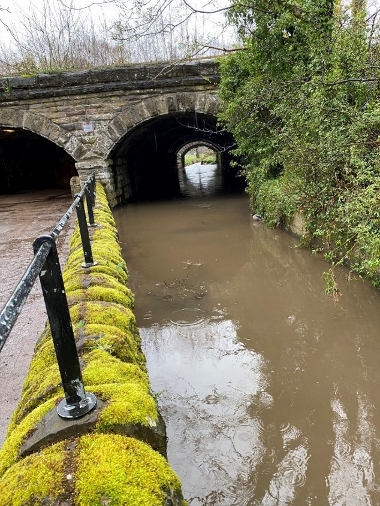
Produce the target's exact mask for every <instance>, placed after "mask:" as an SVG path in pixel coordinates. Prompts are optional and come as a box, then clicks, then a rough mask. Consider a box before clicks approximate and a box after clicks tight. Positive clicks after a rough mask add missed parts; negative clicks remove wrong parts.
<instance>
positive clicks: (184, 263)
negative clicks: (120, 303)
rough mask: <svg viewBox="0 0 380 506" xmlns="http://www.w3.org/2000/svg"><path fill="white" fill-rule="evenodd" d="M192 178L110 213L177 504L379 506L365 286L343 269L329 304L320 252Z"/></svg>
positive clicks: (378, 325) (374, 369) (238, 197)
mask: <svg viewBox="0 0 380 506" xmlns="http://www.w3.org/2000/svg"><path fill="white" fill-rule="evenodd" d="M202 171H203V172H204V171H207V167H206V168H200V167H199V166H198V167H197V168H195V169H193V175H192V179H191V178H190V179H191V184H190V189H189V191H188V192H187V193H186V191H184V192H183V197H182V198H176V199H172V200H168V201H161V202H160V201H157V202H150V203H146V202H145V203H138V204H131V205H128V206H124V207H119V208H117V209H115V217H116V221H117V227H118V230H119V234H120V240H121V243H122V247H123V255H124V258H125V260H126V262H127V265H128V268H129V272H130V286H131V288H132V290H133V291H134V293H135V298H136V299H135V314H136V318H137V323H138V325H139V327H140V333H141V337H142V341H143V350H144V352H145V354H146V357H147V364H148V371H149V376H150V380H151V385H152V389H153V391H154V392H155V393H156V395H157V398H158V403H159V407H160V410H161V413H162V415H163V417H164V419H165V421H166V424H167V432H168V459H169V462H170V464H171V465H172V467H173V468H174V469H175V471H176V472H177V473H178V475H179V477H180V479H181V481H182V486H183V491H184V494H185V498H186V499H187V500H188V503H189V505H190V506H198V505H207V506H254V505H263V506H271V505H273V506H274V505H297V506H298V505H299V506H305V505H314V506H322V505H342V506H343V505H346V506H348V505H353V506H359V505H374V506H375V505H379V504H380V470H379V464H380V440H379V436H380V395H379V390H380V389H379V385H380V339H379V334H380V330H379V329H380V296H379V292H377V291H375V290H373V289H372V287H371V286H370V285H369V284H368V283H367V282H363V281H362V280H360V279H352V276H348V271H346V270H344V269H342V270H341V271H339V272H337V282H338V285H339V288H340V290H341V292H342V296H341V297H340V299H339V301H337V302H334V301H333V300H332V298H331V297H330V296H329V295H327V294H326V293H325V285H324V282H323V272H324V271H325V270H327V269H328V265H327V263H325V261H324V260H323V259H322V258H321V257H320V256H315V255H312V254H311V252H310V251H307V250H303V249H301V248H299V247H297V244H298V243H297V239H296V238H294V237H292V236H291V235H289V234H287V233H285V232H282V231H280V230H273V229H268V228H267V227H266V226H265V223H263V222H257V221H254V220H253V219H252V217H251V214H250V210H249V203H248V198H247V196H246V195H244V194H220V193H218V192H217V191H215V187H214V186H213V184H214V183H213V181H214V179H213V176H212V172H209V173H208V176H207V174H206V176H207V177H208V179H207V177H206V176H204V177H203V176H202ZM187 179H188V178H187ZM210 181H211V182H210ZM197 187H198V189H199V193H198V196H197V195H196V192H195V190H196V188H197Z"/></svg>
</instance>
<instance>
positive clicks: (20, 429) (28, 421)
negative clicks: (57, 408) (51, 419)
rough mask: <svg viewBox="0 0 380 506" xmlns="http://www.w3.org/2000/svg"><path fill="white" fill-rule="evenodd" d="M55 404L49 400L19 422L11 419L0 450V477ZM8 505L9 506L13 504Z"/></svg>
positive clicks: (13, 461) (14, 460) (52, 400)
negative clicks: (29, 435)
mask: <svg viewBox="0 0 380 506" xmlns="http://www.w3.org/2000/svg"><path fill="white" fill-rule="evenodd" d="M55 402H56V401H55V399H49V400H48V401H46V402H45V403H43V404H40V405H39V406H38V407H37V408H36V409H34V410H33V411H32V412H30V413H29V414H28V415H27V416H26V417H25V418H24V419H23V420H22V421H21V422H18V421H16V420H15V419H14V417H13V418H12V420H11V423H10V425H9V428H8V432H7V437H6V439H5V442H4V444H3V446H2V448H1V450H0V476H1V475H2V474H3V473H4V472H5V471H6V470H7V469H9V468H10V467H11V466H12V465H13V464H14V463H15V462H16V461H17V460H18V457H19V450H20V447H21V445H22V443H23V441H24V440H25V438H26V437H27V435H28V434H29V433H30V431H32V430H33V429H35V427H36V426H37V424H38V422H40V420H42V418H43V417H44V416H45V415H46V413H47V412H48V411H50V410H51V409H52V408H53V407H54V405H55ZM0 488H1V487H0ZM0 504H1V503H0ZM8 504H9V505H11V504H13V503H8Z"/></svg>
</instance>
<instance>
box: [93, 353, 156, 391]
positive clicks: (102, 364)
mask: <svg viewBox="0 0 380 506" xmlns="http://www.w3.org/2000/svg"><path fill="white" fill-rule="evenodd" d="M83 360H84V361H85V363H86V367H85V369H84V370H83V381H84V382H85V384H87V385H100V384H104V383H124V382H134V383H140V384H141V385H142V387H143V389H144V390H147V389H149V380H148V377H147V375H146V372H145V371H143V370H141V369H140V367H139V366H138V365H136V364H131V363H126V362H123V361H121V360H119V359H118V358H115V357H112V356H111V355H110V354H109V353H107V352H106V351H104V350H101V349H95V350H93V351H91V352H89V353H86V354H85V355H84V356H83Z"/></svg>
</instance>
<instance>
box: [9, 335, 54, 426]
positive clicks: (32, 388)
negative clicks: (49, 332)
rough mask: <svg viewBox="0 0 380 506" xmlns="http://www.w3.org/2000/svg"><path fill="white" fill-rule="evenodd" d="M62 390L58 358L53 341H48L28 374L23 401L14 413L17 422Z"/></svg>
mask: <svg viewBox="0 0 380 506" xmlns="http://www.w3.org/2000/svg"><path fill="white" fill-rule="evenodd" d="M60 388H61V376H60V373H59V368H58V363H57V358H56V355H55V350H54V345H53V342H52V339H51V338H50V339H46V340H45V341H44V342H43V343H42V344H41V345H40V346H39V348H38V351H37V352H36V353H35V354H34V356H33V358H32V361H31V364H30V368H29V371H28V374H27V375H26V378H25V380H24V385H23V389H22V396H21V400H20V402H19V404H18V407H17V409H16V410H15V412H14V417H15V420H20V419H22V418H23V417H24V416H25V415H26V414H27V413H29V412H30V411H31V410H32V409H34V408H35V407H36V405H37V404H38V402H44V401H45V400H46V399H48V398H49V397H52V396H53V395H55V394H56V393H57V390H58V389H60Z"/></svg>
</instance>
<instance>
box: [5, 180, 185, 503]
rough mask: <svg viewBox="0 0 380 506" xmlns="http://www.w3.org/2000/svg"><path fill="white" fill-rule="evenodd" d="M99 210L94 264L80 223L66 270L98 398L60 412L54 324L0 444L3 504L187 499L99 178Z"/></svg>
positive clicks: (85, 364)
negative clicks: (84, 410) (73, 412)
mask: <svg viewBox="0 0 380 506" xmlns="http://www.w3.org/2000/svg"><path fill="white" fill-rule="evenodd" d="M94 215H95V221H96V222H97V223H98V226H97V227H96V228H94V229H92V232H91V242H92V251H93V257H94V260H96V262H97V265H95V266H92V267H90V268H89V269H83V268H82V267H81V264H82V262H83V251H82V247H81V239H80V234H79V231H78V227H77V228H76V229H75V231H74V233H73V236H72V239H71V251H70V255H69V258H68V261H67V263H66V265H65V269H64V273H63V276H64V282H65V291H66V295H67V300H68V304H69V308H70V315H71V319H72V324H73V329H74V334H75V339H76V343H77V348H78V353H79V357H80V362H81V366H82V373H83V380H84V384H85V388H86V391H88V392H92V393H94V394H95V395H96V397H97V399H98V404H97V407H96V409H95V410H94V411H92V412H91V413H90V414H88V415H85V416H84V417H83V418H80V419H78V420H74V421H69V420H62V419H60V418H59V417H58V415H57V413H56V405H57V403H59V402H60V400H61V399H62V398H63V397H64V395H63V392H62V388H61V380H60V375H59V370H58V365H57V361H56V358H55V352H54V346H53V342H52V337H51V333H50V328H49V326H48V325H47V326H46V329H45V331H44V332H43V333H42V335H41V336H40V339H39V342H38V344H37V346H36V350H35V355H34V357H33V359H32V362H31V366H30V370H29V373H28V375H27V377H26V379H25V382H24V387H23V393H22V398H21V401H20V403H19V405H18V407H17V409H16V410H15V412H14V414H13V418H12V421H11V424H10V426H9V429H8V433H7V437H6V440H5V443H4V445H3V447H2V449H1V451H0V506H10V505H12V506H21V505H23V506H25V505H29V504H30V505H32V504H33V505H38V504H41V505H42V504H44V505H53V504H55V505H65V506H104V505H105V504H109V505H111V504H112V505H114V506H117V505H120V506H121V505H125V504H130V505H131V506H132V505H149V506H156V505H157V506H160V505H165V506H170V505H173V506H183V505H184V504H186V503H185V501H184V500H183V497H182V493H181V485H180V482H179V479H178V477H177V476H176V475H175V473H174V472H173V470H172V469H171V468H170V466H169V464H168V462H167V460H166V458H165V457H166V431H165V424H164V422H163V420H162V418H161V416H160V413H159V411H158V409H157V405H156V401H155V397H154V394H153V393H152V392H151V390H150V385H149V378H148V374H147V371H146V366H145V357H144V355H143V353H142V351H141V347H140V338H139V332H138V328H137V326H136V321H135V317H134V314H133V294H132V293H131V291H130V290H129V288H128V287H127V279H128V272H127V268H126V265H125V262H124V261H123V259H122V257H121V249H120V246H119V244H118V240H117V230H116V228H115V223H114V220H113V216H112V213H111V211H110V208H109V206H108V203H107V199H106V196H105V192H104V189H103V187H102V185H100V184H99V183H98V184H97V199H96V207H95V210H94Z"/></svg>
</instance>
